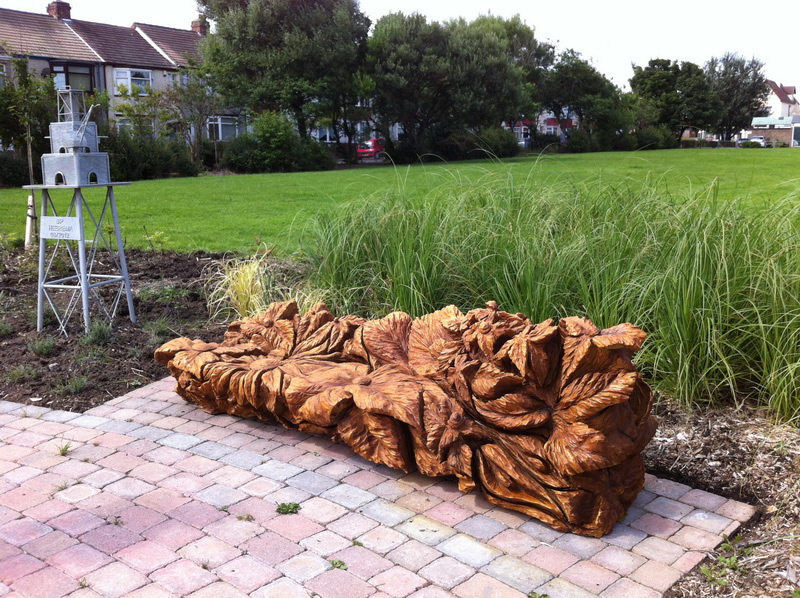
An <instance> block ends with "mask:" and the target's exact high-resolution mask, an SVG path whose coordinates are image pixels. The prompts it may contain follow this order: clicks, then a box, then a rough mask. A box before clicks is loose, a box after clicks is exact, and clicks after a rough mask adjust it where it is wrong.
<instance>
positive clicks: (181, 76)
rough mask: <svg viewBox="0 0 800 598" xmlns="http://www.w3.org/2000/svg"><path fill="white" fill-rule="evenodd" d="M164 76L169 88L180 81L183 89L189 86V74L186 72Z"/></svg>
mask: <svg viewBox="0 0 800 598" xmlns="http://www.w3.org/2000/svg"><path fill="white" fill-rule="evenodd" d="M165 74H166V75H167V83H169V85H170V86H172V85H175V84H176V83H177V82H178V81H180V83H181V85H182V86H183V87H187V86H188V85H189V73H187V72H186V71H183V72H180V73H165Z"/></svg>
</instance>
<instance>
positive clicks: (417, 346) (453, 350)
mask: <svg viewBox="0 0 800 598" xmlns="http://www.w3.org/2000/svg"><path fill="white" fill-rule="evenodd" d="M461 317H463V316H462V314H461V312H460V311H459V310H458V308H456V307H455V306H453V305H449V306H448V307H445V308H444V309H440V310H439V311H436V312H433V313H432V314H428V315H426V316H422V317H421V318H417V319H416V320H414V322H413V323H412V325H411V332H410V334H409V337H408V361H409V364H410V365H411V367H412V368H413V370H414V371H415V372H417V374H419V375H421V376H424V377H426V378H436V377H440V376H443V375H444V373H445V372H446V371H447V369H448V368H449V367H450V365H451V364H452V363H453V361H454V360H455V358H456V356H457V355H458V354H459V353H461V352H463V350H464V348H463V344H462V342H461V338H460V336H459V335H458V334H457V333H455V332H453V330H451V329H449V328H446V327H445V326H444V325H443V324H442V322H448V325H449V326H450V328H453V325H452V321H453V320H455V319H458V318H461Z"/></svg>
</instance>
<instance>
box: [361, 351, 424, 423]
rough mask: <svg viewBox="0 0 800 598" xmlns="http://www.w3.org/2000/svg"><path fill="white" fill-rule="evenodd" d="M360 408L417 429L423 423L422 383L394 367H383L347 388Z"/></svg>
mask: <svg viewBox="0 0 800 598" xmlns="http://www.w3.org/2000/svg"><path fill="white" fill-rule="evenodd" d="M347 390H348V391H349V392H350V393H351V394H352V395H353V400H354V401H355V404H356V405H357V406H358V408H359V409H363V410H364V411H367V412H369V413H376V414H380V415H388V416H390V417H393V418H395V419H396V420H399V421H401V422H404V423H406V424H408V425H410V426H412V427H414V428H417V429H419V428H421V427H422V426H421V423H422V391H423V385H422V381H421V380H420V379H418V378H416V377H415V376H413V375H411V374H408V373H406V372H404V371H403V370H401V369H399V368H396V367H394V366H383V367H381V368H378V369H377V370H375V371H374V372H372V373H371V374H369V375H368V376H362V377H360V378H357V379H355V380H353V384H351V385H350V386H348V387H347Z"/></svg>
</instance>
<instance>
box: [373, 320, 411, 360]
mask: <svg viewBox="0 0 800 598" xmlns="http://www.w3.org/2000/svg"><path fill="white" fill-rule="evenodd" d="M361 330H362V335H363V336H362V341H363V343H364V347H365V348H366V350H367V353H368V354H369V358H370V363H371V364H372V367H376V368H377V367H379V366H382V365H386V364H392V365H396V366H399V365H402V364H406V363H408V336H409V334H411V316H409V315H408V314H406V313H403V312H393V313H390V314H389V315H388V316H386V317H385V318H381V319H380V320H372V321H369V322H365V323H364V326H363V327H362V328H361Z"/></svg>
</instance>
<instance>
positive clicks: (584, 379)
mask: <svg viewBox="0 0 800 598" xmlns="http://www.w3.org/2000/svg"><path fill="white" fill-rule="evenodd" d="M638 379H639V374H638V373H637V372H619V373H617V374H597V373H594V374H586V375H585V376H581V377H580V378H578V379H576V380H573V381H572V382H571V383H570V384H568V385H567V386H565V387H564V390H563V391H562V393H561V394H562V397H564V398H562V399H561V401H560V402H559V404H558V410H559V413H560V416H561V418H562V419H563V420H564V421H567V422H575V421H585V420H586V419H587V418H589V417H591V416H593V415H595V414H597V413H598V412H600V411H602V410H603V409H605V408H607V407H610V406H611V405H616V404H617V403H622V402H625V401H627V400H629V399H630V397H631V394H632V393H633V388H634V386H635V385H636V382H637V380H638Z"/></svg>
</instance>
